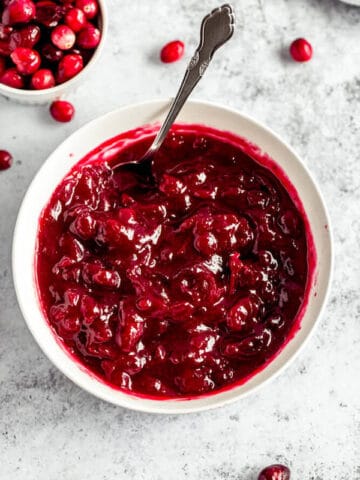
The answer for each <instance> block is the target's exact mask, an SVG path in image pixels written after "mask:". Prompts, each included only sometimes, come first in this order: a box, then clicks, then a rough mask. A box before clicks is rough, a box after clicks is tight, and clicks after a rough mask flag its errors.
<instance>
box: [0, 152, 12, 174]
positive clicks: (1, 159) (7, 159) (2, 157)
mask: <svg viewBox="0 0 360 480" xmlns="http://www.w3.org/2000/svg"><path fill="white" fill-rule="evenodd" d="M12 161H13V157H12V155H11V154H10V153H9V152H7V151H6V150H0V170H7V169H8V168H10V167H11V164H12Z"/></svg>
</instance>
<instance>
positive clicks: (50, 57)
mask: <svg viewBox="0 0 360 480" xmlns="http://www.w3.org/2000/svg"><path fill="white" fill-rule="evenodd" d="M41 55H42V56H43V57H44V59H45V60H47V61H48V62H51V63H56V62H59V61H60V60H61V59H62V58H63V56H64V52H63V51H62V50H60V49H59V48H55V47H54V45H52V44H51V43H47V44H46V45H44V46H43V48H42V50H41Z"/></svg>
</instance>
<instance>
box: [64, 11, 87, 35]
mask: <svg viewBox="0 0 360 480" xmlns="http://www.w3.org/2000/svg"><path fill="white" fill-rule="evenodd" d="M65 23H66V25H68V26H69V27H70V28H71V29H72V31H73V32H76V33H77V32H80V30H81V29H83V28H84V27H85V25H86V16H85V13H84V12H83V11H82V10H80V8H72V9H71V10H69V11H68V12H67V13H66V15H65Z"/></svg>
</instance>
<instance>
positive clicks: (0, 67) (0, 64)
mask: <svg viewBox="0 0 360 480" xmlns="http://www.w3.org/2000/svg"><path fill="white" fill-rule="evenodd" d="M5 70H6V64H5V58H3V57H0V77H1V75H2V74H3V73H4V72H5Z"/></svg>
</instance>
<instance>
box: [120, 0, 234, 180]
mask: <svg viewBox="0 0 360 480" xmlns="http://www.w3.org/2000/svg"><path fill="white" fill-rule="evenodd" d="M234 27H235V14H234V11H233V8H232V6H231V5H229V4H225V5H222V6H221V7H219V8H215V9H214V10H213V11H212V12H211V13H209V14H208V15H206V17H205V18H204V19H203V21H202V23H201V30H200V43H199V46H198V47H197V49H196V50H195V53H194V55H193V57H192V59H191V60H190V63H189V65H188V67H187V69H186V72H185V76H184V79H183V81H182V83H181V85H180V88H179V91H178V93H177V95H176V97H175V98H174V100H173V102H172V104H171V107H170V111H169V113H168V115H167V117H166V119H165V121H164V123H163V124H162V126H161V128H160V130H159V132H158V134H157V135H156V137H155V139H154V141H153V143H152V144H151V146H150V148H149V149H148V150H147V152H146V153H145V155H144V156H143V157H142V158H139V159H138V160H136V159H131V160H130V161H128V162H126V161H125V162H121V163H119V164H115V165H113V167H112V168H113V169H116V168H119V167H125V168H126V170H131V171H132V172H134V173H138V174H139V175H141V176H142V177H144V178H146V179H147V181H154V178H153V175H152V163H153V158H154V155H155V153H156V152H157V151H158V150H159V148H160V147H161V145H162V143H163V142H164V140H165V138H166V135H167V134H168V132H169V130H170V128H171V126H172V124H173V123H174V121H175V119H176V117H177V116H178V115H179V113H180V110H181V109H182V107H183V105H184V103H185V102H186V100H187V99H188V97H189V95H190V94H191V92H192V91H193V90H194V88H195V87H196V85H197V84H198V83H199V81H200V80H201V78H202V76H203V75H204V73H205V70H206V69H207V67H208V66H209V63H210V61H211V59H212V57H213V55H214V53H215V52H216V50H217V49H218V48H220V47H221V46H222V45H224V43H226V42H227V41H228V40H229V39H230V38H231V37H232V35H233V33H234Z"/></svg>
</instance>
